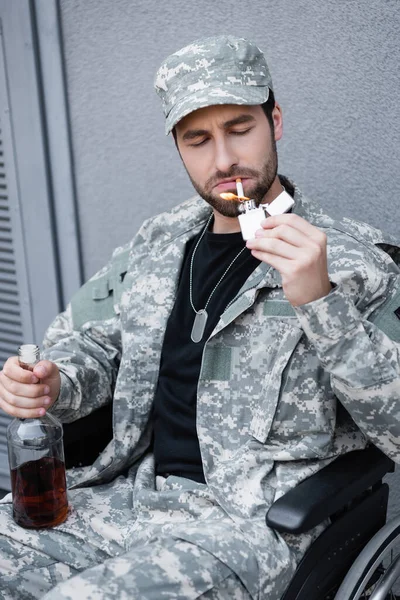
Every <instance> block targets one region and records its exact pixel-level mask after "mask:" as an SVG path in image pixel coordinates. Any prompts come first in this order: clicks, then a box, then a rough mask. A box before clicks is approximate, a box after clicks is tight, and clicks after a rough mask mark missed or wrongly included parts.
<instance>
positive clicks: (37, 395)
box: [0, 356, 61, 419]
mask: <svg viewBox="0 0 400 600" xmlns="http://www.w3.org/2000/svg"><path fill="white" fill-rule="evenodd" d="M60 386H61V378H60V372H59V370H58V367H57V365H56V364H55V363H53V362H50V361H48V360H42V361H40V362H38V363H37V364H36V365H35V367H34V369H33V371H28V370H26V369H24V368H23V367H21V366H20V364H19V360H18V356H12V357H10V358H9V359H8V360H7V361H6V363H5V364H4V367H3V370H2V371H0V409H2V410H4V412H6V413H7V414H9V415H10V416H12V417H18V418H20V419H35V418H37V417H41V416H43V415H44V414H45V413H46V411H47V410H48V409H49V408H50V407H51V406H52V405H53V404H54V402H55V401H56V399H57V398H58V394H59V392H60Z"/></svg>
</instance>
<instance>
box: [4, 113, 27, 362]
mask: <svg viewBox="0 0 400 600" xmlns="http://www.w3.org/2000/svg"><path fill="white" fill-rule="evenodd" d="M22 339H23V335H22V325H21V311H20V301H19V294H18V280H17V270H16V264H15V256H14V244H13V235H12V225H11V215H10V203H9V197H8V193H7V175H6V161H5V158H4V150H3V140H2V127H1V121H0V367H2V366H3V364H4V362H5V361H6V359H7V358H8V357H9V356H11V355H13V356H15V354H16V353H17V348H18V346H19V345H20V344H21V343H22Z"/></svg>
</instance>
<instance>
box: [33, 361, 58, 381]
mask: <svg viewBox="0 0 400 600" xmlns="http://www.w3.org/2000/svg"><path fill="white" fill-rule="evenodd" d="M33 374H34V375H36V377H38V378H39V379H41V380H42V381H43V379H53V378H58V376H59V374H58V367H57V365H56V364H55V363H53V362H51V361H49V360H41V361H40V362H38V363H37V365H35V367H34V369H33Z"/></svg>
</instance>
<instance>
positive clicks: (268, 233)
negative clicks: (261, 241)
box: [255, 223, 315, 248]
mask: <svg viewBox="0 0 400 600" xmlns="http://www.w3.org/2000/svg"><path fill="white" fill-rule="evenodd" d="M255 235H256V238H262V237H265V238H277V239H280V240H283V241H285V242H287V243H288V244H291V245H292V246H296V247H297V248H304V247H305V246H309V245H310V243H311V244H315V241H314V240H313V239H312V238H310V236H307V235H305V234H304V233H303V232H302V231H300V230H299V229H296V228H295V227H292V226H291V225H289V224H287V223H281V224H280V225H277V226H276V227H274V228H273V229H259V230H258V231H256V234H255Z"/></svg>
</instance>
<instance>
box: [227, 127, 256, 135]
mask: <svg viewBox="0 0 400 600" xmlns="http://www.w3.org/2000/svg"><path fill="white" fill-rule="evenodd" d="M252 129H253V127H249V128H248V129H244V130H243V131H231V134H232V135H245V134H246V133H249V131H251V130H252Z"/></svg>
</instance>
